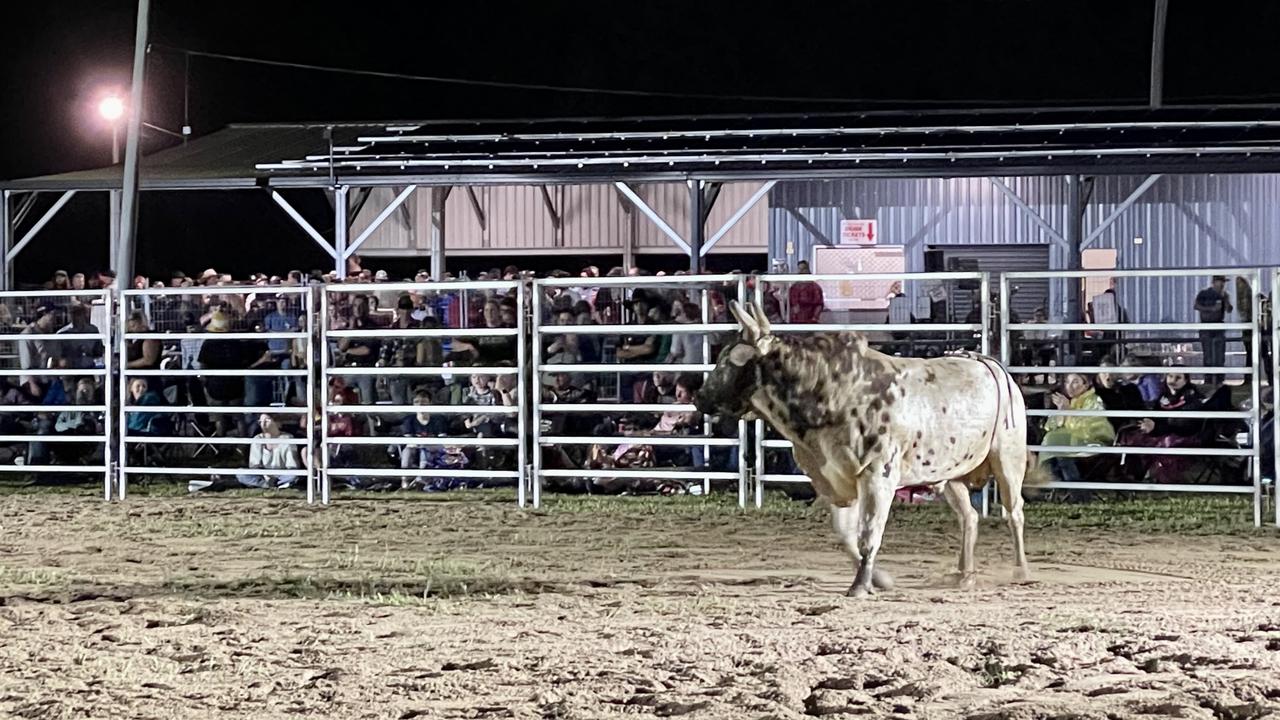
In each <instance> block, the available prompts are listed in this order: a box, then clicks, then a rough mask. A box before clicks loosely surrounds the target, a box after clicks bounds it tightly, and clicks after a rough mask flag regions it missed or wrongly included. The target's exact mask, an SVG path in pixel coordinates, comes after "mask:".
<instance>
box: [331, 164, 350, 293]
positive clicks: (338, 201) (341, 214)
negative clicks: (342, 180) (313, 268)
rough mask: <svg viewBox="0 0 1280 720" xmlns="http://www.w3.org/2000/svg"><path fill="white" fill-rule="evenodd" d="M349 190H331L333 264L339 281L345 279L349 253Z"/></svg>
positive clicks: (344, 186)
mask: <svg viewBox="0 0 1280 720" xmlns="http://www.w3.org/2000/svg"><path fill="white" fill-rule="evenodd" d="M350 192H351V188H350V187H348V186H346V185H339V186H338V187H336V188H334V189H333V249H334V255H333V262H334V271H335V272H336V273H337V274H338V279H339V280H345V279H347V261H348V260H349V259H350V258H351V252H350V251H349V250H347V238H348V234H349V233H350V232H351V226H350V225H349V224H348V222H349V220H348V218H347V213H348V211H349V210H350V208H351V198H350Z"/></svg>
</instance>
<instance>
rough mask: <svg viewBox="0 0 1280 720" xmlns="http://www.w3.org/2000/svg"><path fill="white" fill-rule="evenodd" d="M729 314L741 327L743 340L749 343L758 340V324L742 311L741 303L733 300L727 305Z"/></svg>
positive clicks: (747, 313)
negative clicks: (731, 314)
mask: <svg viewBox="0 0 1280 720" xmlns="http://www.w3.org/2000/svg"><path fill="white" fill-rule="evenodd" d="M729 312H731V313H733V317H734V318H736V319H737V321H738V324H739V325H741V326H742V335H743V339H745V340H746V341H747V342H750V343H754V342H755V341H756V340H759V339H760V337H761V334H760V323H758V322H756V320H755V318H753V317H752V316H751V314H750V313H749V312H748V311H746V310H743V309H742V303H740V302H738V301H737V300H734V301H733V302H732V303H730V304H729Z"/></svg>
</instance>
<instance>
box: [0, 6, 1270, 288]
mask: <svg viewBox="0 0 1280 720" xmlns="http://www.w3.org/2000/svg"><path fill="white" fill-rule="evenodd" d="M1169 5H1170V7H1169V12H1168V26H1167V35H1166V37H1167V39H1166V71H1165V72H1166V74H1165V98H1166V102H1168V103H1176V102H1198V103H1215V102H1270V101H1274V100H1280V82H1277V81H1278V80H1280V62H1277V61H1278V60H1280V43H1277V42H1276V38H1277V36H1280V32H1278V31H1280V3H1273V2H1222V1H1217V2H1210V1H1203V2H1191V1H1190V0H1171V1H1170V3H1169ZM1153 7H1154V0H1150V1H1148V0H1126V1H1124V2H1116V1H1115V0H1109V1H1106V2H1071V3H1051V2H1041V1H1038V0H987V1H982V2H979V1H976V0H975V1H972V2H921V1H910V0H885V1H881V2H844V3H834V2H833V3H794V2H793V3H781V2H773V3H764V2H740V1H739V2H724V1H720V0H716V1H712V0H700V1H698V2H691V1H690V0H681V1H679V2H676V1H669V0H660V1H653V0H650V1H647V2H643V3H612V2H599V1H597V2H565V1H558V2H557V1H550V2H539V3H519V4H516V3H493V2H467V3H434V2H432V3H427V2H414V3H396V2H388V1H382V2H376V3H342V4H340V5H333V6H328V5H323V4H318V3H314V2H306V3H304V2H264V1H262V0H258V1H257V2H238V1H229V0H222V1H220V2H190V1H187V0H181V1H179V0H153V2H152V12H151V41H152V43H153V44H154V45H155V46H156V47H153V50H152V52H151V54H150V59H149V61H148V75H147V97H146V102H145V107H144V119H145V120H146V121H148V122H152V123H154V124H156V125H160V126H162V127H166V128H170V129H173V130H177V129H179V128H180V127H181V126H182V120H183V88H184V81H183V78H184V70H185V68H184V57H183V55H182V54H181V53H177V52H174V51H172V50H169V49H165V48H163V47H159V46H170V47H177V48H190V49H194V50H206V51H211V52H219V53H229V54H239V55H247V56H253V57H261V58H270V59H276V60H287V61H294V62H304V63H314V64H322V65H338V66H344V67H354V68H361V69H370V70H383V71H393V72H402V73H409V74H425V75H439V76H451V77H462V78H474V79H482V80H501V81H510V82H521V83H541V84H556V85H577V86H592V87H602V88H618V89H638V90H661V91H668V92H690V93H715V94H722V95H725V96H727V97H726V99H723V100H713V99H697V100H695V99H682V98H670V97H623V96H610V95H601V94H583V93H556V92H548V91H541V90H503V89H494V88H484V87H469V86H460V85H451V84H440V83H431V82H420V81H404V80H390V79H385V80H384V79H372V78H367V77H352V76H345V75H339V74H333V73H323V72H315V71H302V70H291V69H281V68H271V67H264V66H261V65H249V64H239V63H232V62H228V61H225V60H218V59H210V58H200V57H193V58H191V62H190V70H189V75H188V77H189V84H188V87H189V89H190V124H191V126H192V127H193V130H194V135H195V136H196V137H199V136H201V135H204V134H207V133H209V132H212V131H214V130H217V129H218V128H220V127H222V126H224V125H226V124H228V123H231V122H250V121H285V120H375V121H379V120H410V119H427V118H484V117H535V116H570V115H617V114H677V113H678V114H691V113H710V112H742V113H756V112H778V111H788V110H804V109H822V110H836V109H856V108H857V107H859V106H856V105H853V106H851V105H848V104H840V103H835V102H807V103H784V102H765V101H743V100H734V99H732V98H733V96H735V95H784V96H814V97H822V98H843V99H858V100H861V101H862V105H861V106H862V107H888V108H906V107H919V106H929V105H947V106H967V107H972V106H979V105H993V104H1004V105H1018V106H1031V105H1069V104H1089V105H1098V104H1117V103H1144V102H1145V101H1146V98H1147V90H1148V85H1147V84H1148V72H1149V67H1150V52H1151V48H1150V43H1151V28H1152V16H1153ZM135 11H136V3H135V2H133V1H132V0H95V1H94V2H82V1H79V0H55V1H50V2H45V3H6V4H5V6H4V8H3V10H2V12H3V20H2V22H3V28H4V30H3V35H2V40H0V72H2V73H3V86H2V94H0V98H3V99H2V100H0V128H3V140H2V142H3V146H2V148H0V177H4V178H16V177H24V176H30V175H37V174H44V173H53V172H61V171H66V170H75V169H82V168H87V167H95V166H100V165H105V164H108V163H109V161H110V155H111V148H110V142H111V141H110V132H109V130H108V129H107V128H106V127H105V126H104V125H103V124H102V123H101V121H98V120H96V101H97V98H98V97H99V93H100V92H101V90H102V89H103V88H105V87H111V86H115V87H119V88H121V89H122V90H123V89H126V88H127V86H128V82H129V77H130V72H131V65H130V64H131V62H132V50H133V47H132V46H133V34H134V27H135V22H136V19H135V15H134V13H135ZM173 142H175V141H174V140H172V139H167V138H165V137H163V136H160V135H156V134H154V133H144V145H143V149H144V152H153V151H155V150H157V149H160V148H162V147H166V146H167V145H168V144H171V143H173ZM312 195H315V196H316V197H310V198H302V197H299V198H297V199H296V203H295V204H297V205H300V206H302V207H301V209H302V210H303V212H304V213H306V214H308V216H309V217H310V218H311V219H312V220H313V222H314V223H315V224H316V225H317V227H318V228H320V229H321V231H322V232H323V231H324V230H326V229H327V228H328V226H327V225H326V223H325V219H326V218H327V217H328V215H329V212H328V210H327V205H326V204H325V202H324V200H323V199H322V198H320V197H318V195H319V193H312ZM51 202H52V198H47V199H45V201H44V203H45V205H47V204H48V203H51ZM45 205H42V206H41V207H44V206H45ZM37 212H39V210H37ZM106 216H107V210H106V199H105V195H104V194H101V193H95V194H85V195H81V196H77V197H76V198H75V199H73V200H72V202H71V203H70V204H69V205H68V206H67V208H66V209H65V210H64V211H63V213H62V214H61V216H60V217H59V218H58V219H56V220H55V221H54V222H53V223H51V224H50V225H49V227H48V228H46V230H45V231H44V232H43V233H42V234H41V236H40V237H39V238H38V239H37V240H35V241H33V242H32V244H31V245H30V246H28V248H27V249H26V250H24V251H23V253H22V254H21V255H20V256H19V257H18V260H17V268H18V277H19V280H28V281H30V280H38V279H44V278H46V277H47V276H48V274H49V273H50V272H51V271H52V270H53V269H54V268H55V267H63V268H65V269H67V270H69V271H71V272H75V271H79V270H85V271H88V270H92V269H96V268H98V267H101V266H102V265H103V264H104V263H106V261H107V257H106V255H107V252H106V244H107V238H106V225H107V222H106ZM30 222H32V220H31V219H28V221H27V223H28V226H29V224H30ZM139 222H140V231H139V252H140V255H139V261H138V270H139V271H140V272H148V273H154V274H161V273H167V272H168V271H169V270H171V269H174V268H178V269H182V270H185V271H187V272H188V273H192V272H199V271H200V270H201V269H203V268H204V267H206V266H210V265H215V266H217V267H218V268H219V269H224V268H225V269H227V270H230V271H233V272H235V273H237V274H238V275H239V274H244V273H247V272H250V271H253V270H262V271H265V272H283V271H284V270H287V269H288V268H291V267H302V268H309V267H313V266H314V267H323V266H325V265H326V264H327V256H325V255H324V254H323V253H321V252H320V251H319V250H318V249H316V248H315V247H314V245H313V244H311V242H310V241H309V240H307V239H306V238H305V236H303V235H302V233H301V231H300V230H298V229H297V228H296V227H294V226H293V224H292V222H291V221H290V220H289V219H288V218H287V217H285V216H284V215H283V213H281V212H280V211H279V209H278V208H276V207H275V206H274V205H273V204H271V203H270V201H269V200H268V199H267V198H266V197H265V195H264V194H262V193H243V192H236V193H186V194H176V193H147V194H145V195H144V196H143V201H142V205H141V209H140V220H139ZM329 225H331V221H330V223H329ZM410 264H415V263H410ZM416 264H421V263H416ZM481 264H490V263H489V262H488V261H483V262H482V263H481Z"/></svg>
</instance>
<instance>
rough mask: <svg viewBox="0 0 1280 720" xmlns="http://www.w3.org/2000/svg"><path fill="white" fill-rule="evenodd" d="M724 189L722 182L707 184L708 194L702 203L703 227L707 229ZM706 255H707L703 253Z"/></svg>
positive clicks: (704, 195)
mask: <svg viewBox="0 0 1280 720" xmlns="http://www.w3.org/2000/svg"><path fill="white" fill-rule="evenodd" d="M723 188H724V183H722V182H709V183H706V192H705V193H704V194H703V198H704V200H703V202H702V226H703V227H706V225H707V220H708V219H709V218H710V217H711V210H712V208H714V207H715V206H716V201H717V200H719V199H720V190H722V189H723ZM703 254H705V253H703Z"/></svg>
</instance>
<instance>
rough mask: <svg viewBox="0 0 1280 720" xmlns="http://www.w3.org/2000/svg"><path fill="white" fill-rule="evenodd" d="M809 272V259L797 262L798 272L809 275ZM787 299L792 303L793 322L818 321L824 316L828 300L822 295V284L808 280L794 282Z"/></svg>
mask: <svg viewBox="0 0 1280 720" xmlns="http://www.w3.org/2000/svg"><path fill="white" fill-rule="evenodd" d="M809 272H810V271H809V263H808V261H805V260H801V261H800V262H798V263H796V273H797V274H800V275H808V274H809ZM787 299H788V300H789V301H790V303H791V322H793V323H816V322H818V319H819V318H820V317H822V310H823V308H824V306H825V304H826V302H825V300H824V298H823V296H822V286H821V285H819V284H818V283H816V282H813V281H812V280H806V281H804V282H798V283H795V284H793V285H792V286H791V290H790V291H789V292H788V293H787Z"/></svg>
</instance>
